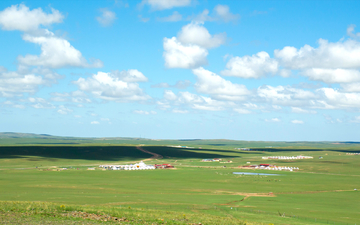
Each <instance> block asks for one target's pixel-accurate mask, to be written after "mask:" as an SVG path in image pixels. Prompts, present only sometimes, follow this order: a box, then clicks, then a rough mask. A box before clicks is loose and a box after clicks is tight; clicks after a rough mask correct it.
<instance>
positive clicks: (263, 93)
mask: <svg viewBox="0 0 360 225" xmlns="http://www.w3.org/2000/svg"><path fill="white" fill-rule="evenodd" d="M257 92H258V96H259V97H260V98H264V99H265V100H266V101H269V102H271V103H274V104H276V105H288V106H302V105H309V104H310V101H311V100H316V99H317V98H318V96H317V95H315V94H314V93H313V92H311V91H306V90H302V89H297V88H292V87H289V86H277V87H272V86H269V85H265V86H261V87H259V88H258V90H257Z"/></svg>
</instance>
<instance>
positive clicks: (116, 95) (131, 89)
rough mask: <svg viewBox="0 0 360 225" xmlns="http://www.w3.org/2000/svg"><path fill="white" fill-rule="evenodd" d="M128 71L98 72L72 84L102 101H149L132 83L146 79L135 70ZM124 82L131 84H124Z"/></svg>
mask: <svg viewBox="0 0 360 225" xmlns="http://www.w3.org/2000/svg"><path fill="white" fill-rule="evenodd" d="M129 71H130V70H129ZM129 71H122V72H116V73H104V72H98V73H97V74H95V75H92V76H91V77H89V78H82V77H81V78H79V79H78V80H77V81H74V82H73V83H74V84H76V85H78V87H79V89H80V90H81V91H85V92H90V93H92V94H93V95H94V96H95V97H97V98H101V99H104V100H110V101H139V100H147V99H149V98H150V96H148V95H146V94H144V93H143V90H142V89H141V88H140V87H139V84H138V83H134V82H133V81H140V80H141V81H145V78H146V77H144V76H143V75H142V73H140V72H139V71H137V70H131V71H132V72H129ZM125 80H127V81H131V82H126V81H125Z"/></svg>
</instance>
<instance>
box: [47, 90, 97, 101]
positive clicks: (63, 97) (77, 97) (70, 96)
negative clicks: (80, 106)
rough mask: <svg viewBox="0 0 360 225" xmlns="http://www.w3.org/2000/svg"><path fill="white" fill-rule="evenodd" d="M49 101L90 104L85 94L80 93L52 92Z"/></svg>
mask: <svg viewBox="0 0 360 225" xmlns="http://www.w3.org/2000/svg"><path fill="white" fill-rule="evenodd" d="M50 95H51V96H53V97H51V98H50V100H51V101H55V102H73V103H91V102H92V101H91V99H89V98H88V97H87V95H86V94H85V93H83V92H82V91H73V92H65V93H58V92H53V93H50Z"/></svg>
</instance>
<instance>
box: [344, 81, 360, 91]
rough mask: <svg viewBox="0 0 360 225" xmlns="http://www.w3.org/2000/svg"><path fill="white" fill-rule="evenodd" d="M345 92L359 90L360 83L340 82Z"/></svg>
mask: <svg viewBox="0 0 360 225" xmlns="http://www.w3.org/2000/svg"><path fill="white" fill-rule="evenodd" d="M341 87H342V88H343V89H344V91H345V92H360V83H350V84H341Z"/></svg>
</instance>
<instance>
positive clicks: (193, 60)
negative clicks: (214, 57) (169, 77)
mask: <svg viewBox="0 0 360 225" xmlns="http://www.w3.org/2000/svg"><path fill="white" fill-rule="evenodd" d="M163 46H164V53H163V57H164V59H165V66H166V67H168V68H183V69H192V68H197V67H199V66H202V65H206V64H207V59H206V56H207V55H208V51H207V50H206V49H205V48H202V47H200V46H198V45H194V44H187V45H183V44H182V43H181V42H179V41H178V40H177V38H176V37H172V38H170V39H169V38H164V42H163Z"/></svg>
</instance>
